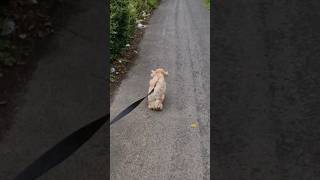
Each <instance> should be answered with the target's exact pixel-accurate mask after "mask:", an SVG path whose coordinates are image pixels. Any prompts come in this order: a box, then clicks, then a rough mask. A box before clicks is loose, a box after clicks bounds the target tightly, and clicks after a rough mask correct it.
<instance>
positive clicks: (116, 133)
mask: <svg viewBox="0 0 320 180" xmlns="http://www.w3.org/2000/svg"><path fill="white" fill-rule="evenodd" d="M139 48H140V51H139V57H138V58H137V59H136V60H135V65H134V66H133V67H132V68H131V69H130V71H129V73H128V76H127V78H126V79H124V80H123V81H122V83H121V85H120V87H119V88H118V90H117V92H116V93H115V97H114V99H113V102H112V104H111V118H112V117H114V116H115V115H116V114H117V113H118V112H120V111H121V110H122V109H123V108H125V107H126V106H127V105H128V104H130V103H132V102H134V101H135V100H137V99H138V98H140V97H143V96H145V95H146V93H147V91H148V85H149V80H150V78H151V77H150V73H151V70H152V69H155V68H157V67H163V68H164V69H166V70H167V71H168V72H169V76H168V77H167V78H166V82H167V93H166V99H165V102H164V110H163V111H161V112H153V111H150V110H148V109H147V104H146V102H143V103H142V104H141V105H140V106H139V107H138V108H137V109H135V110H134V111H133V112H132V113H130V114H129V115H128V116H126V117H125V118H123V119H122V120H121V121H118V122H117V123H115V124H114V125H112V126H111V128H110V130H111V131H110V132H111V136H110V145H111V147H110V168H111V169H110V171H111V179H112V180H124V179H130V180H150V179H154V180H168V179H175V180H203V179H205V180H209V163H210V161H209V156H210V149H209V146H210V145H209V139H210V128H209V126H210V123H209V114H210V106H209V103H210V84H209V82H210V12H209V10H208V9H206V7H205V5H204V2H203V1H201V0H199V1H194V0H162V1H161V4H160V6H159V7H158V8H157V9H156V10H155V11H154V13H153V15H152V17H151V19H150V22H149V25H148V27H147V29H146V31H145V34H144V37H143V39H142V40H141V44H140V46H139ZM192 123H196V124H197V127H196V128H192V127H191V124H192Z"/></svg>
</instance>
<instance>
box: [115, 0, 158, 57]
mask: <svg viewBox="0 0 320 180" xmlns="http://www.w3.org/2000/svg"><path fill="white" fill-rule="evenodd" d="M158 1H159V0H111V1H110V46H111V47H110V53H111V59H114V58H116V57H117V55H119V53H120V52H121V50H122V49H123V48H124V47H125V45H126V44H127V43H128V41H129V39H130V36H132V34H133V33H134V31H135V28H136V21H137V20H138V19H140V18H141V17H142V14H143V12H145V13H149V12H150V11H151V10H152V9H154V8H155V7H156V6H157V5H158Z"/></svg>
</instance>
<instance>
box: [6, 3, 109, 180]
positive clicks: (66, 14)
mask: <svg viewBox="0 0 320 180" xmlns="http://www.w3.org/2000/svg"><path fill="white" fill-rule="evenodd" d="M64 2H65V8H64V10H62V11H61V14H59V15H58V16H61V18H62V19H63V23H62V24H63V27H62V28H58V30H57V31H56V35H54V37H52V39H51V41H50V42H49V43H48V44H47V47H43V48H44V49H45V50H44V52H41V54H42V55H41V56H40V57H39V58H40V60H39V64H38V67H37V69H36V70H35V72H34V73H33V76H32V79H31V80H30V81H29V82H28V84H27V87H26V91H25V92H23V93H21V94H20V95H19V98H18V99H17V103H18V106H17V110H16V112H15V115H14V119H13V125H12V128H11V129H9V130H8V132H7V133H6V135H5V136H4V138H3V139H1V141H0V158H1V160H0V179H1V180H12V179H13V178H14V177H15V176H16V175H17V173H18V172H20V171H21V170H22V169H23V168H25V167H26V166H27V165H29V164H30V163H31V162H32V161H33V160H35V159H36V158H38V157H39V155H41V154H42V153H44V152H45V151H47V150H48V148H50V147H52V146H53V145H54V144H55V143H57V142H58V141H60V140H61V139H62V138H64V137H65V136H67V135H69V134H70V133H71V132H73V131H74V130H76V129H78V128H79V127H81V126H83V125H85V124H87V123H88V122H90V121H92V120H94V119H96V118H98V117H100V116H102V115H103V114H105V112H106V111H107V108H108V106H107V104H108V102H107V86H106V83H105V82H104V81H103V80H101V79H98V78H96V76H101V77H103V76H104V75H105V74H106V71H107V59H106V57H107V56H106V52H107V51H106V48H107V45H106V38H105V37H106V31H105V30H106V19H105V17H106V6H105V2H104V1H99V0H92V1H85V0H83V1H80V2H79V1H73V0H67V1H64ZM60 10H61V9H59V11H60ZM0 118H1V117H0ZM107 130H108V129H107V127H105V129H103V130H101V131H99V132H98V133H97V134H96V135H95V136H94V137H93V138H92V139H91V140H90V141H89V142H88V143H86V144H85V145H84V146H83V147H82V148H80V149H79V151H77V152H76V153H75V154H74V155H73V156H71V157H70V158H68V159H67V160H66V161H64V162H63V163H62V164H60V165H58V166H57V167H55V168H54V169H52V170H50V171H49V172H48V173H47V174H45V175H44V176H42V177H41V178H39V180H58V179H59V180H89V179H90V180H102V179H107V168H108V167H107V161H106V157H107V156H108V153H107V152H108V149H107V148H108V144H107V141H106V139H107V138H108V134H107V132H108V131H107Z"/></svg>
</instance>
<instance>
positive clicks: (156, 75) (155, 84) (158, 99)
mask: <svg viewBox="0 0 320 180" xmlns="http://www.w3.org/2000/svg"><path fill="white" fill-rule="evenodd" d="M167 75H168V72H167V71H165V70H164V69H163V68H158V69H156V70H152V71H151V77H152V79H151V80H150V82H149V91H148V93H150V92H151V90H152V89H154V91H153V93H151V94H150V95H149V96H148V108H149V109H151V110H158V111H161V110H162V109H163V101H164V97H165V92H166V82H165V79H164V77H165V76H167Z"/></svg>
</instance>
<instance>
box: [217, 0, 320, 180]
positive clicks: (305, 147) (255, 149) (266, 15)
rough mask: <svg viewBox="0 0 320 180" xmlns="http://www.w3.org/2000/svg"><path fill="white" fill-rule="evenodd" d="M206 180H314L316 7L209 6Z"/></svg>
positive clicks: (318, 144)
mask: <svg viewBox="0 0 320 180" xmlns="http://www.w3.org/2000/svg"><path fill="white" fill-rule="evenodd" d="M214 7H215V8H214V9H212V11H214V12H213V13H214V15H213V18H212V19H211V21H212V30H213V32H212V40H213V41H212V62H211V67H212V73H211V78H212V84H211V87H212V96H211V100H212V105H213V106H212V115H213V119H212V121H211V123H212V142H213V144H212V145H211V147H212V154H211V156H212V159H213V160H212V166H211V168H212V172H213V173H212V178H213V179H215V180H230V179H237V180H248V179H250V180H251V179H252V180H262V179H268V180H271V179H272V180H286V179H288V180H307V179H308V180H316V179H319V177H320V171H319V167H320V158H319V157H320V156H319V152H320V141H319V133H320V131H319V130H320V121H319V112H320V111H319V110H320V109H319V108H320V106H319V102H320V96H319V89H320V85H319V78H320V71H319V68H320V61H319V48H320V46H319V42H320V36H319V32H320V26H319V18H320V17H319V16H320V14H319V9H320V2H319V1H299V0H293V1H264V0H262V1H239V0H234V1H223V0H220V1H217V2H216V4H215V6H214Z"/></svg>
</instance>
